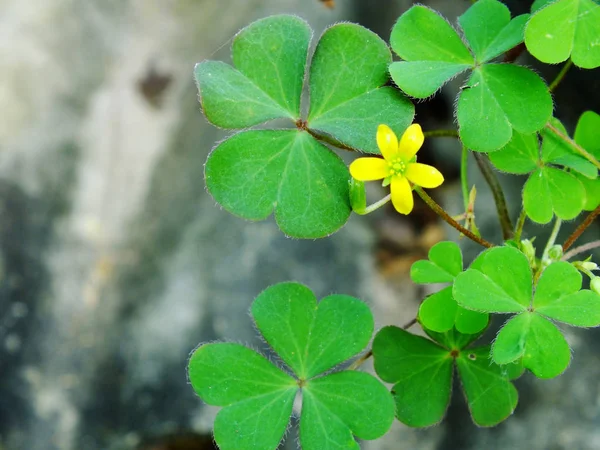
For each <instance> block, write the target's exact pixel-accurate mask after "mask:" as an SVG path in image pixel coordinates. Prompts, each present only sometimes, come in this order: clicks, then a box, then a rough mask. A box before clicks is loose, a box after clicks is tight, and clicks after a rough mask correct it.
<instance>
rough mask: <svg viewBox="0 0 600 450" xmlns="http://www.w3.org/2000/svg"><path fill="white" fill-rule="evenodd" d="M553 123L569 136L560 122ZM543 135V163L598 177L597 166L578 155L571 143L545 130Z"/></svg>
mask: <svg viewBox="0 0 600 450" xmlns="http://www.w3.org/2000/svg"><path fill="white" fill-rule="evenodd" d="M551 123H552V124H553V125H554V126H555V127H556V128H557V129H558V130H559V131H561V132H562V133H563V134H564V135H568V133H567V130H566V129H565V127H564V126H563V124H562V123H561V122H560V121H559V120H557V119H555V118H552V120H551ZM541 135H542V136H543V138H544V140H543V143H542V161H543V162H545V163H552V164H560V165H563V166H565V167H569V168H571V169H573V170H576V171H577V172H579V173H581V174H583V175H585V176H586V177H588V178H596V177H597V175H598V169H597V168H596V166H594V164H592V163H591V162H590V161H588V160H587V159H586V158H584V157H583V156H581V155H580V154H579V153H576V151H575V150H574V149H573V146H572V145H571V144H570V143H569V142H565V141H564V140H563V139H561V138H559V137H558V136H557V135H556V134H554V133H553V132H551V131H550V130H548V129H543V130H542V132H541Z"/></svg>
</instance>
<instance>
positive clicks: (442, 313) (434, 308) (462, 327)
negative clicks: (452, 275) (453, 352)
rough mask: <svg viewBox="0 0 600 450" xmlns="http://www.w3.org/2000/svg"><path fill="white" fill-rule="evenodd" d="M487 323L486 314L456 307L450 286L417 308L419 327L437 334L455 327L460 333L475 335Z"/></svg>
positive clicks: (431, 296)
mask: <svg viewBox="0 0 600 450" xmlns="http://www.w3.org/2000/svg"><path fill="white" fill-rule="evenodd" d="M488 321H489V316H488V315H487V314H484V313H479V312H476V311H470V310H468V309H464V308H462V307H460V306H458V305H457V304H456V300H454V298H453V297H452V286H448V287H447V288H444V289H442V290H441V291H439V292H436V293H435V294H432V295H430V296H429V297H427V298H426V299H425V300H424V301H423V303H421V306H420V307H419V322H420V323H421V325H422V326H423V327H425V328H427V329H428V330H431V331H435V332H437V333H444V332H446V331H448V330H450V329H452V328H453V327H454V326H456V329H457V330H458V331H460V332H461V333H464V334H476V333H478V332H480V331H481V330H483V329H484V328H485V327H486V326H487V325H488ZM455 323H456V325H455Z"/></svg>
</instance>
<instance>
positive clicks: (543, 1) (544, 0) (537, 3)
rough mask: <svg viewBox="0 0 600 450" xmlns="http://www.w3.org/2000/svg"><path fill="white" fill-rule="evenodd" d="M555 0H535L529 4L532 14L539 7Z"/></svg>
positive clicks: (543, 6)
mask: <svg viewBox="0 0 600 450" xmlns="http://www.w3.org/2000/svg"><path fill="white" fill-rule="evenodd" d="M555 1H556V0H535V1H534V2H533V4H532V5H531V13H532V14H533V13H534V12H536V11H537V10H539V9H542V8H545V7H546V6H548V5H549V4H550V3H554V2H555Z"/></svg>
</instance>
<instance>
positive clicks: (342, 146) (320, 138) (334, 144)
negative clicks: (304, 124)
mask: <svg viewBox="0 0 600 450" xmlns="http://www.w3.org/2000/svg"><path fill="white" fill-rule="evenodd" d="M300 129H303V130H305V131H306V132H307V133H308V134H310V135H311V136H312V137H314V138H315V139H316V140H318V141H321V142H325V143H326V144H329V145H331V146H332V147H335V148H339V149H340V150H346V151H348V152H357V151H358V150H357V149H355V148H353V147H350V146H348V145H346V144H344V143H342V142H340V141H338V140H337V139H334V138H332V137H331V136H327V135H326V134H322V133H319V132H318V131H315V130H311V129H310V128H300Z"/></svg>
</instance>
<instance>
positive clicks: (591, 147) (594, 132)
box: [575, 111, 600, 159]
mask: <svg viewBox="0 0 600 450" xmlns="http://www.w3.org/2000/svg"><path fill="white" fill-rule="evenodd" d="M575 142H577V143H578V144H579V145H581V146H582V147H583V148H585V149H586V150H587V151H588V152H590V153H591V154H592V155H594V156H595V157H596V159H600V114H597V113H595V112H594V111H585V112H584V113H583V114H582V115H581V116H580V117H579V120H578V121H577V127H576V128H575Z"/></svg>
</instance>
